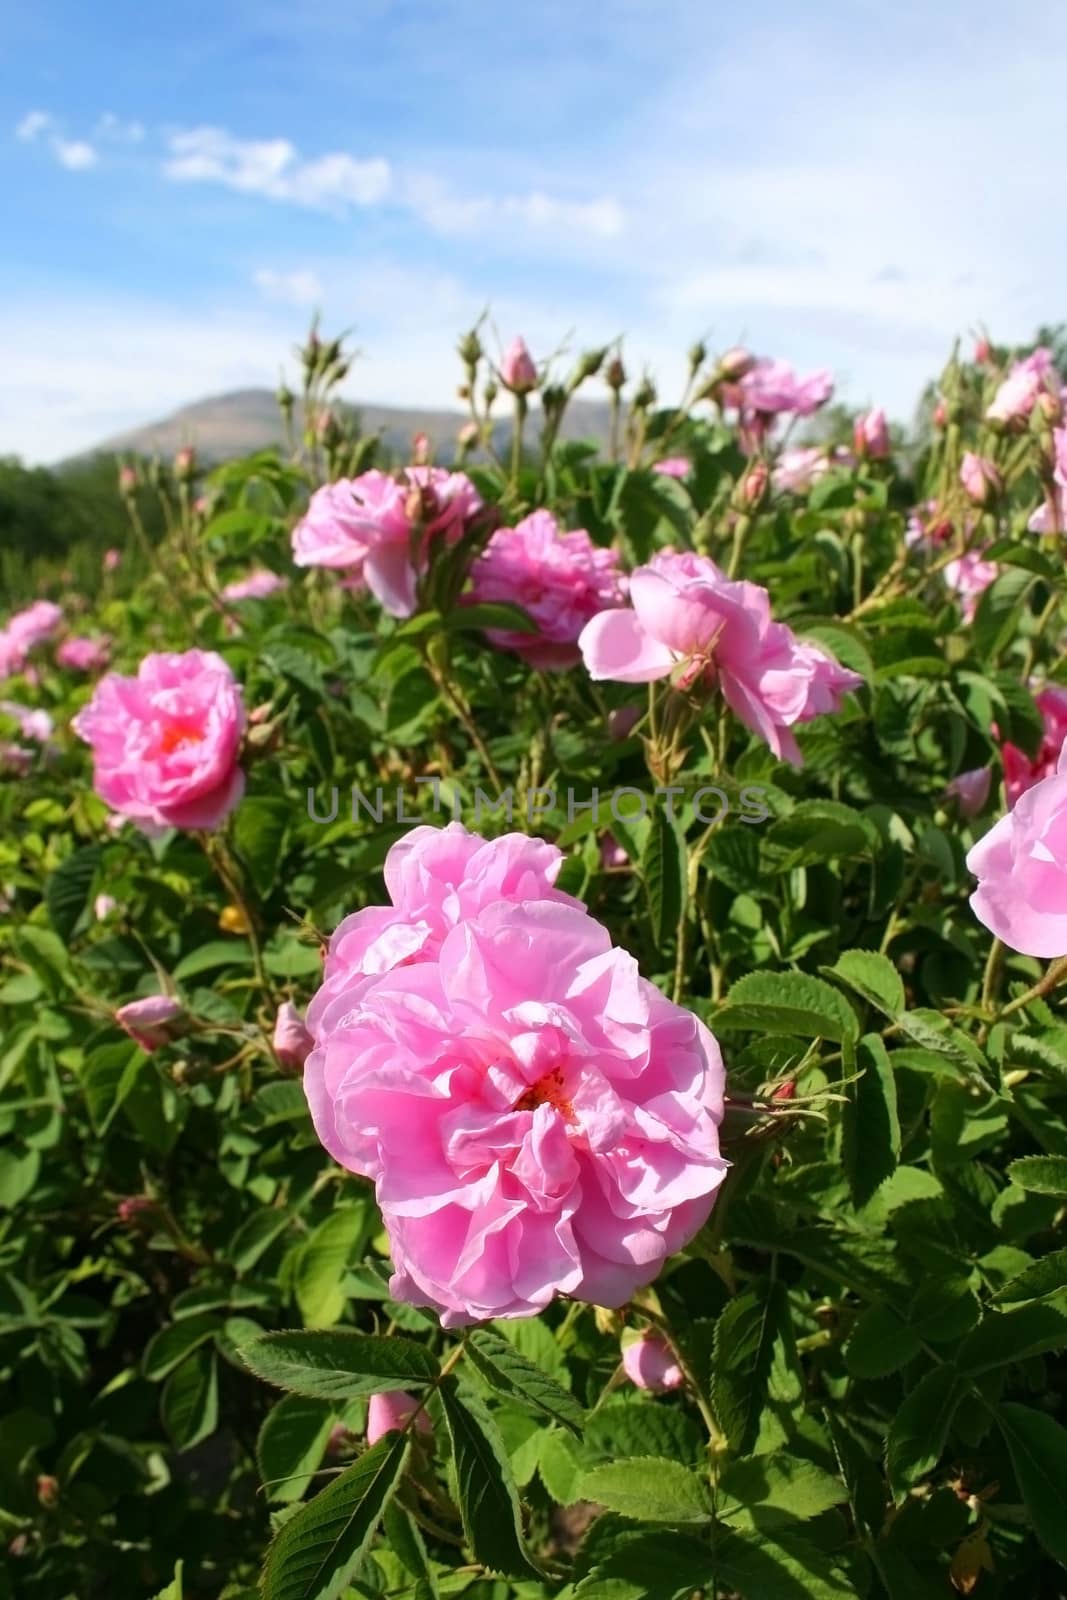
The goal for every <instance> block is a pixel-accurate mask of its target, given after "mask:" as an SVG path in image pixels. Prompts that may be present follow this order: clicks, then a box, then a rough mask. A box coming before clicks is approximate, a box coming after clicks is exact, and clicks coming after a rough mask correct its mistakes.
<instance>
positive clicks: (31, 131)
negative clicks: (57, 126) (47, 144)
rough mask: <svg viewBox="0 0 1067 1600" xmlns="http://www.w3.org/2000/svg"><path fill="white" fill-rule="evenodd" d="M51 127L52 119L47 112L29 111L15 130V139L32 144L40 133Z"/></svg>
mask: <svg viewBox="0 0 1067 1600" xmlns="http://www.w3.org/2000/svg"><path fill="white" fill-rule="evenodd" d="M51 126H52V119H51V117H50V116H49V115H48V112H47V111H27V113H26V115H25V116H24V117H23V119H22V121H21V122H20V123H19V124H18V126H17V127H16V129H15V138H16V139H22V140H23V141H24V142H25V143H27V144H31V143H32V142H33V140H34V139H36V137H37V135H38V134H39V133H44V131H45V129H46V128H50V127H51Z"/></svg>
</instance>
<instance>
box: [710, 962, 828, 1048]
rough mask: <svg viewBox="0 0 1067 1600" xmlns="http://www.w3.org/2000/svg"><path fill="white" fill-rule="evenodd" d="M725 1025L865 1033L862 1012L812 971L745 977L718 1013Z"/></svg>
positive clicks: (815, 1033)
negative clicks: (858, 1014)
mask: <svg viewBox="0 0 1067 1600" xmlns="http://www.w3.org/2000/svg"><path fill="white" fill-rule="evenodd" d="M715 1023H716V1025H717V1027H719V1028H743V1029H746V1030H755V1031H757V1032H760V1033H788V1034H795V1035H796V1036H797V1037H798V1038H801V1039H831V1040H833V1041H834V1043H835V1044H841V1043H843V1042H845V1041H846V1040H848V1041H851V1042H854V1041H855V1040H856V1039H858V1037H859V1023H858V1021H857V1020H856V1013H855V1012H854V1011H853V1009H852V1007H851V1006H850V1005H849V1003H848V1001H847V1000H846V999H845V998H844V996H843V995H842V994H841V993H840V992H839V991H838V990H837V989H835V988H833V987H832V986H831V985H830V984H828V983H824V982H823V980H822V979H821V978H813V977H811V976H810V975H809V974H808V973H806V972H774V973H771V972H752V973H749V974H748V975H747V976H746V977H743V978H739V979H738V980H737V982H736V983H735V984H734V985H733V987H732V988H731V990H730V994H729V998H728V1003H727V1004H726V1005H725V1006H723V1007H722V1008H721V1009H720V1010H719V1011H718V1012H716V1014H715Z"/></svg>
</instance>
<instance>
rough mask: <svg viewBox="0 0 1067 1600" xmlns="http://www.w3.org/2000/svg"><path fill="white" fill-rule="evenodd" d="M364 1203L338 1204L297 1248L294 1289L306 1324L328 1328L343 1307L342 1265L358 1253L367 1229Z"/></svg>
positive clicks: (367, 1215) (367, 1207)
mask: <svg viewBox="0 0 1067 1600" xmlns="http://www.w3.org/2000/svg"><path fill="white" fill-rule="evenodd" d="M371 1225H372V1223H371V1214H370V1208H369V1206H368V1205H367V1204H366V1203H357V1204H356V1205H351V1206H339V1207H338V1209H337V1210H336V1211H332V1212H331V1213H330V1215H329V1216H328V1217H327V1218H326V1219H325V1221H323V1222H320V1223H319V1225H318V1227H317V1228H315V1229H314V1231H313V1232H312V1233H311V1234H310V1235H309V1237H308V1238H307V1239H306V1240H305V1241H304V1243H303V1244H302V1245H301V1246H300V1248H299V1253H298V1255H297V1260H296V1266H295V1269H294V1272H293V1289H294V1292H295V1294H296V1303H297V1305H298V1306H299V1307H300V1314H301V1316H302V1317H303V1318H304V1322H305V1324H306V1325H307V1326H308V1327H309V1328H329V1327H332V1326H333V1324H334V1323H335V1322H339V1321H340V1319H341V1315H342V1313H343V1312H344V1309H345V1291H344V1282H343V1276H344V1269H345V1267H346V1266H347V1265H348V1264H349V1262H350V1261H352V1260H354V1258H355V1257H356V1256H357V1255H358V1254H359V1252H360V1250H361V1249H362V1247H363V1245H364V1243H365V1241H366V1238H367V1234H368V1232H369V1230H370V1227H371Z"/></svg>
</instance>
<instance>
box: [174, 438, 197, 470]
mask: <svg viewBox="0 0 1067 1600" xmlns="http://www.w3.org/2000/svg"><path fill="white" fill-rule="evenodd" d="M195 473H196V451H195V450H194V449H193V447H192V445H190V444H187V445H183V446H182V448H181V449H180V450H179V451H178V453H177V455H176V456H175V457H174V476H175V477H176V478H181V479H188V478H191V477H193V476H194V475H195Z"/></svg>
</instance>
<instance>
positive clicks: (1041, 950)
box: [967, 749, 1067, 956]
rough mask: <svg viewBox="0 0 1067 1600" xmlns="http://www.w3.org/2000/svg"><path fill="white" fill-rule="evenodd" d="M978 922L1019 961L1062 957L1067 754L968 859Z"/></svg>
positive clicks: (1066, 929)
mask: <svg viewBox="0 0 1067 1600" xmlns="http://www.w3.org/2000/svg"><path fill="white" fill-rule="evenodd" d="M967 869H968V871H969V872H972V873H973V874H974V876H975V877H976V878H977V879H978V888H977V889H976V890H975V892H974V894H972V896H971V906H972V908H973V910H974V914H975V916H976V917H977V918H978V920H979V922H981V923H983V924H984V925H985V926H986V927H987V928H988V929H989V931H990V932H991V933H993V934H995V935H996V937H997V938H998V939H1001V940H1003V942H1004V943H1005V944H1006V945H1007V946H1008V948H1009V949H1010V950H1018V951H1019V952H1020V953H1021V954H1022V955H1024V956H1061V955H1064V954H1067V749H1064V751H1062V752H1061V754H1060V759H1059V763H1058V766H1057V769H1056V772H1055V773H1054V774H1053V775H1052V777H1050V778H1043V779H1042V780H1041V782H1040V783H1036V784H1035V785H1034V787H1033V788H1032V789H1027V791H1026V793H1025V794H1024V795H1023V796H1022V797H1021V798H1020V799H1019V800H1018V801H1016V803H1015V806H1014V808H1013V809H1012V810H1011V811H1009V812H1008V815H1007V816H1006V817H1001V819H1000V821H999V822H998V823H996V824H995V825H994V826H993V827H992V828H991V829H990V830H989V832H988V833H987V834H986V836H985V838H984V839H981V840H979V842H978V844H976V845H975V846H974V847H973V849H972V850H971V851H970V853H969V854H968V856H967Z"/></svg>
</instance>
